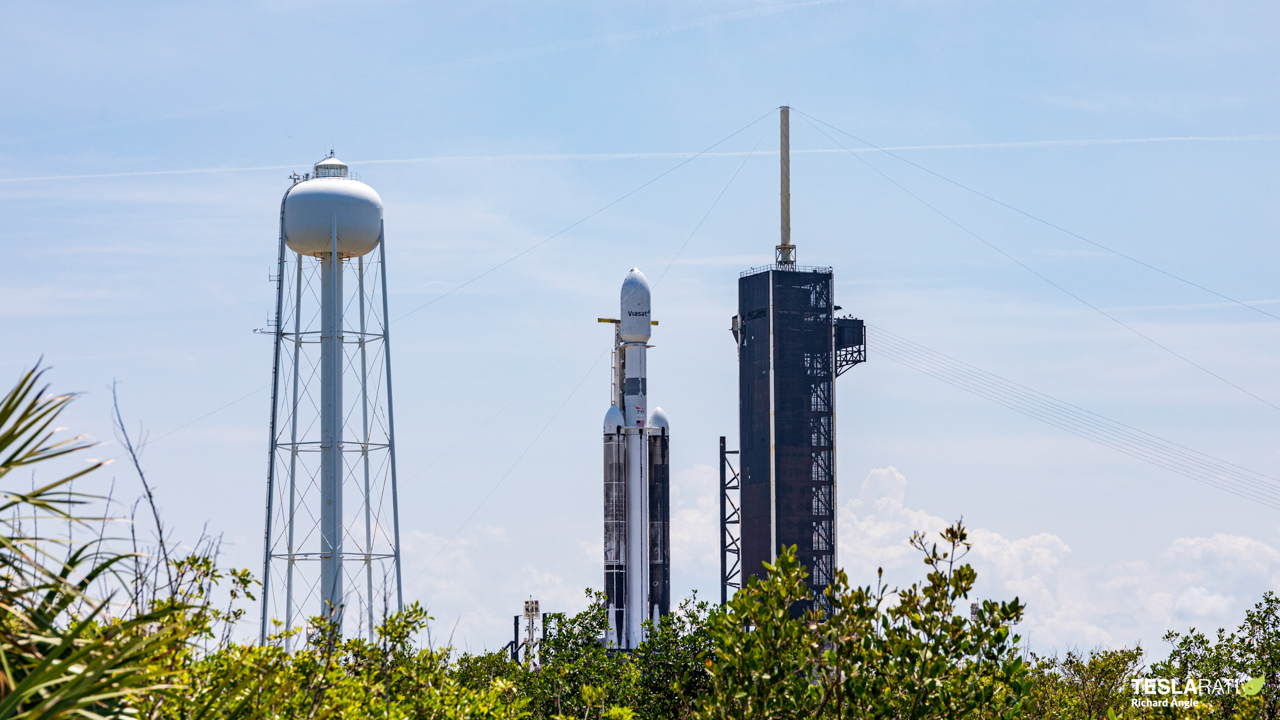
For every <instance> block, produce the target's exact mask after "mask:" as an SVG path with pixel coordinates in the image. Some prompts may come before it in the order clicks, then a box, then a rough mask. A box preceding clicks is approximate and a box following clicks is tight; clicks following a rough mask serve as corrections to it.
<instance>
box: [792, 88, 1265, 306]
mask: <svg viewBox="0 0 1280 720" xmlns="http://www.w3.org/2000/svg"><path fill="white" fill-rule="evenodd" d="M791 109H792V110H794V111H795V112H796V113H797V114H800V115H803V116H804V117H805V118H806V119H808V120H812V121H813V122H816V123H819V124H822V125H826V126H827V127H829V128H831V129H832V130H835V131H836V132H838V133H840V134H842V135H847V136H849V137H851V138H853V139H854V140H857V141H858V142H860V143H862V144H863V145H866V146H867V147H868V148H870V149H872V150H876V151H879V152H882V153H884V154H885V155H888V156H889V157H891V158H894V159H895V160H899V161H901V162H904V163H906V164H908V165H910V166H912V167H914V168H916V169H918V170H922V171H924V172H927V173H929V174H930V175H932V176H934V177H936V178H938V179H939V180H944V181H946V182H949V183H951V184H952V185H955V186H956V187H958V188H960V189H961V190H965V191H967V192H970V193H973V194H974V195H977V196H978V197H980V198H983V199H985V200H990V201H991V202H993V203H995V204H997V205H999V206H1001V207H1004V208H1007V209H1009V210H1012V211H1013V212H1016V213H1018V214H1019V215H1022V216H1024V217H1027V218H1030V219H1032V220H1035V221H1036V222H1038V223H1041V224H1042V225H1045V226H1047V227H1050V228H1053V229H1054V230H1057V231H1058V232H1061V233H1064V234H1066V235H1070V236H1071V237H1073V238H1076V239H1077V240H1083V241H1084V242H1087V243H1089V244H1090V245H1093V246H1094V247H1096V248H1099V249H1101V250H1106V251H1107V252H1109V253H1111V254H1113V255H1116V256H1118V257H1122V258H1124V259H1125V260H1128V261H1130V262H1133V263H1137V264H1138V265H1141V266H1143V267H1145V268H1147V269H1149V270H1154V271H1155V272H1158V273H1160V274H1161V275H1165V276H1167V277H1170V278H1173V279H1174V280H1177V281H1178V282H1181V283H1185V284H1187V285H1190V286H1191V287H1193V288H1196V289H1197V290H1203V291H1204V292H1207V293H1209V294H1210V295H1216V296H1218V297H1220V298H1222V299H1223V300H1226V301H1228V302H1232V303H1235V304H1236V305H1239V306H1240V307H1243V308H1247V309H1249V310H1253V311H1254V312H1257V313H1261V314H1263V315H1266V316H1267V317H1269V318H1271V319H1273V320H1280V315H1273V314H1271V313H1269V312H1267V311H1266V310H1263V309H1262V308H1259V307H1256V306H1253V305H1250V304H1248V303H1246V302H1242V301H1240V300H1236V299H1235V298H1233V297H1230V296H1228V295H1224V294H1222V293H1220V292H1218V291H1217V290H1214V289H1212V288H1207V287H1205V286H1203V285H1201V284H1199V283H1196V282H1194V281H1191V280H1188V279H1186V278H1184V277H1181V276H1179V275H1174V274H1173V273H1171V272H1169V271H1168V270H1164V269H1162V268H1158V267H1156V266H1155V265H1152V264H1151V263H1149V262H1146V261H1143V260H1139V259H1138V258H1136V257H1133V256H1132V255H1127V254H1125V253H1122V252H1120V251H1119V250H1116V249H1115V248H1110V247H1107V246H1106V245H1103V244H1102V243H1100V242H1097V241H1095V240H1090V239H1089V238H1087V237H1085V236H1083V235H1080V234H1079V233H1076V232H1072V231H1071V230H1068V229H1067V228H1064V227H1062V226H1061V225H1057V224H1055V223H1052V222H1049V221H1048V220H1045V219H1044V218H1041V217H1038V216H1036V215H1032V214H1031V213H1029V212H1027V211H1026V210H1023V209H1021V208H1017V207H1014V206H1013V205H1010V204H1009V203H1007V202H1004V201H1003V200H1000V199H998V198H994V197H992V196H990V195H988V194H986V193H984V192H982V191H981V190H975V189H974V188H971V187H969V186H968V185H965V184H964V183H962V182H958V181H956V180H952V179H951V178H949V177H947V176H945V175H943V174H941V173H938V172H935V171H933V170H930V169H929V168H927V167H924V166H923V165H920V164H918V163H915V162H912V161H910V160H908V159H906V158H904V157H902V156H901V155H896V154H894V153H893V152H891V151H890V150H889V149H887V148H882V147H880V146H878V145H876V144H874V143H871V142H868V141H866V140H863V139H862V138H860V137H858V136H857V135H854V134H853V133H851V132H848V131H846V130H841V129H840V128H838V127H836V126H835V125H832V124H831V123H828V122H824V121H822V120H819V119H818V118H816V117H814V116H812V115H809V114H808V113H805V112H801V111H800V110H796V109H795V108H791ZM846 150H847V148H846Z"/></svg>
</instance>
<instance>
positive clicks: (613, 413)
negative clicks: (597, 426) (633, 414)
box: [604, 405, 627, 435]
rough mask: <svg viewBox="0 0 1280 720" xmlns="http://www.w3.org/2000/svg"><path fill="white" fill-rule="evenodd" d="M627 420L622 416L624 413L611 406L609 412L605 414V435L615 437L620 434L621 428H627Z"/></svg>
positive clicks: (615, 406)
mask: <svg viewBox="0 0 1280 720" xmlns="http://www.w3.org/2000/svg"><path fill="white" fill-rule="evenodd" d="M626 426H627V419H626V418H625V417H623V416H622V411H621V410H619V409H618V406H617V405H610V406H609V411H608V412H606V413H605V414H604V434H605V435H613V434H615V433H617V432H618V428H619V427H626Z"/></svg>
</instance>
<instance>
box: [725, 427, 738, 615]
mask: <svg viewBox="0 0 1280 720" xmlns="http://www.w3.org/2000/svg"><path fill="white" fill-rule="evenodd" d="M737 454H738V451H737V450H726V449H725V444H724V436H723V435H721V436H720V604H721V605H724V604H725V603H727V602H729V588H733V589H734V590H738V589H740V588H741V587H742V511H741V510H740V509H739V502H740V497H739V496H738V493H739V492H741V490H742V485H741V483H740V478H739V477H738V471H737V470H735V469H734V468H733V465H731V464H730V463H729V456H730V455H737ZM730 493H732V494H730ZM730 555H732V556H733V560H732V562H730V560H729V556H730Z"/></svg>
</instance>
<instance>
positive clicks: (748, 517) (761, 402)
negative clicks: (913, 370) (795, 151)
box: [720, 107, 866, 611]
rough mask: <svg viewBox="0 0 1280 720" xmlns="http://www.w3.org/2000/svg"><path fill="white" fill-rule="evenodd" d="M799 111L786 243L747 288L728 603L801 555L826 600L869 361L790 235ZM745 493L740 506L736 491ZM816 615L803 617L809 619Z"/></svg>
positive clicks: (724, 573)
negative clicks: (840, 438) (783, 554)
mask: <svg viewBox="0 0 1280 720" xmlns="http://www.w3.org/2000/svg"><path fill="white" fill-rule="evenodd" d="M788 114H789V113H788V108H786V107H783V108H782V109H781V118H782V153H781V155H782V244H780V245H778V246H777V254H776V260H777V261H776V262H775V264H773V265H768V266H765V267H760V268H752V269H751V270H749V271H747V272H744V273H742V275H741V276H740V277H739V278H738V314H737V315H736V316H734V318H733V321H732V322H733V325H732V330H733V336H734V339H735V340H736V341H737V344H738V403H739V409H738V412H739V424H738V427H739V446H738V447H739V451H738V453H739V455H738V463H737V465H738V469H737V470H736V471H735V470H734V469H733V466H732V464H731V463H730V462H729V459H728V457H727V456H728V455H732V454H734V453H732V452H729V451H726V450H725V449H724V441H723V438H722V439H721V456H720V459H721V528H720V537H721V602H724V601H725V600H727V598H728V594H729V592H730V588H738V587H741V586H742V585H744V584H746V582H747V581H748V580H749V579H750V578H751V577H752V576H761V577H763V575H764V574H765V569H764V563H766V562H773V561H774V560H775V559H776V558H777V556H778V553H779V552H780V551H781V550H782V548H784V547H787V546H790V545H795V546H797V553H798V559H799V560H800V562H801V563H802V564H803V565H805V566H806V568H807V569H808V571H809V578H808V584H809V588H810V590H811V592H812V594H813V596H814V597H815V598H820V597H821V595H822V591H823V589H824V588H826V586H827V585H829V584H830V583H831V582H832V580H833V579H834V574H835V567H836V446H835V430H836V412H835V388H834V383H835V379H836V378H837V377H838V376H840V375H841V374H842V373H844V372H845V371H846V370H848V369H849V368H851V367H853V366H854V365H856V364H858V363H860V362H863V361H864V360H865V359H866V343H865V337H866V333H865V327H864V325H863V321H862V320H859V319H856V318H852V317H843V318H837V317H836V315H835V313H836V312H837V311H838V310H840V308H839V307H838V306H836V305H835V302H834V289H835V288H834V275H833V273H832V269H831V268H829V267H800V266H797V265H796V263H795V246H794V245H792V244H791V237H790V235H791V233H790V225H791V223H790V188H789V185H790V172H789V171H790V168H789V165H790V163H789V155H790V152H789V147H788V146H789V137H788V136H789V131H788V130H789V128H788ZM735 490H737V491H738V498H737V500H736V502H735V498H734V497H733V491H735ZM803 609H804V608H795V610H797V611H799V610H803Z"/></svg>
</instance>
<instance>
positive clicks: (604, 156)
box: [0, 135, 1280, 183]
mask: <svg viewBox="0 0 1280 720" xmlns="http://www.w3.org/2000/svg"><path fill="white" fill-rule="evenodd" d="M1273 140H1280V135H1224V136H1216V137H1215V136H1193V135H1189V136H1177V137H1153V138H1095V139H1086V140H1028V141H1025V142H995V143H962V144H954V145H893V146H887V147H883V148H852V149H850V150H840V149H814V150H798V149H794V148H793V149H792V150H791V152H792V154H795V155H802V154H828V153H846V152H855V153H858V152H880V151H881V150H986V149H996V148H1027V147H1057V146H1062V147H1072V146H1083V145H1129V144H1140V143H1172V142H1264V141H1273ZM696 154H697V153H692V152H651V153H539V154H525V155H440V156H435V157H417V158H388V159H379V160H352V161H350V164H351V165H394V164H404V163H438V164H448V163H465V162H513V161H514V162H539V161H566V160H569V161H572V160H581V161H590V162H604V161H610V160H679V159H683V158H687V157H692V156H693V155H696ZM749 154H750V153H749V152H747V151H740V152H709V153H703V154H702V156H703V157H743V156H745V155H749ZM755 154H756V155H777V154H778V151H777V150H758V151H756V153H755ZM303 167H304V166H303V165H298V164H294V165H255V166H249V167H229V168H199V169H194V170H139V171H134V172H114V173H88V174H84V175H35V176H30V177H16V178H0V183H15V182H36V181H41V180H93V179H100V178H123V177H147V176H152V175H199V174H211V173H234V172H257V171H261V170H297V169H301V168H303Z"/></svg>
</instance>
